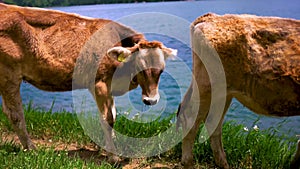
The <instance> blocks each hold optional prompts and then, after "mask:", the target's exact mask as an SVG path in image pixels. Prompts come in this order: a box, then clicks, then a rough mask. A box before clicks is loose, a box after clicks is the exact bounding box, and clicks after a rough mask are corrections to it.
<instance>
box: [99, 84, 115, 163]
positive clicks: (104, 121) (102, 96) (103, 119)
mask: <svg viewBox="0 0 300 169" xmlns="http://www.w3.org/2000/svg"><path fill="white" fill-rule="evenodd" d="M95 99H96V102H97V106H98V109H99V111H100V123H101V127H102V129H103V133H104V138H105V150H106V151H107V152H108V155H109V160H110V161H114V162H116V161H119V160H120V158H119V157H118V156H116V155H115V154H117V151H116V148H115V145H114V142H113V136H114V132H113V126H114V122H115V118H116V109H115V106H114V100H113V97H112V95H111V94H110V90H109V88H108V87H107V85H106V84H105V83H104V82H98V83H97V84H96V88H95Z"/></svg>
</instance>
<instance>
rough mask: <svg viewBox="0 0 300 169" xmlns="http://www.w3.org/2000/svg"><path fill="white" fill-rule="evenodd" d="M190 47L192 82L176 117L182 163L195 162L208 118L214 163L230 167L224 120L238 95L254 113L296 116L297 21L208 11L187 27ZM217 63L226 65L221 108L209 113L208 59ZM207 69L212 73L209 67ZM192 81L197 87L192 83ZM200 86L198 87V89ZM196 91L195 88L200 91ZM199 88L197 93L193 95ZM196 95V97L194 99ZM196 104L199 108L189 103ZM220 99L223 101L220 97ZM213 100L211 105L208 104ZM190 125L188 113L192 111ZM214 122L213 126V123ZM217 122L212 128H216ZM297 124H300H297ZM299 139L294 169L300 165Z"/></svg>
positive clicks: (299, 102)
mask: <svg viewBox="0 0 300 169" xmlns="http://www.w3.org/2000/svg"><path fill="white" fill-rule="evenodd" d="M191 36H192V44H193V45H192V46H193V74H194V76H195V81H193V82H192V85H191V86H190V88H189V90H188V92H187V94H186V95H185V98H184V100H183V102H182V103H181V107H179V108H180V109H179V110H180V111H179V119H180V121H181V124H182V126H183V131H184V132H185V134H187V135H186V136H185V138H184V139H183V143H182V162H183V164H184V165H185V166H187V167H189V166H191V165H192V163H193V155H192V148H193V143H194V140H195V137H196V133H197V131H198V128H199V125H200V123H201V122H206V123H205V124H206V127H207V130H208V134H209V135H210V144H211V148H212V150H213V154H214V158H215V162H216V164H217V165H218V166H220V167H222V168H229V165H228V163H227V160H226V155H225V152H224V149H223V146H222V140H221V135H222V123H223V118H224V116H225V113H226V111H227V109H228V107H229V105H230V102H231V100H232V98H233V97H234V98H236V99H237V100H239V101H240V102H241V103H242V104H243V105H245V106H246V107H248V108H249V109H251V110H252V111H254V112H256V113H259V114H264V115H271V116H296V115H300V45H299V44H300V21H298V20H293V19H283V18H276V17H257V16H252V15H224V16H219V15H216V14H207V15H204V16H202V17H199V18H198V19H197V20H196V21H194V22H193V23H192V25H191ZM216 58H220V61H221V63H222V65H223V68H224V77H225V80H224V83H226V84H225V87H224V90H225V91H223V92H224V93H225V95H224V96H222V95H221V93H222V91H221V93H220V92H218V93H217V94H216V95H215V96H214V97H219V98H217V99H221V100H222V97H223V99H224V101H225V104H224V105H225V106H224V107H225V108H224V112H222V111H223V109H222V110H221V112H211V113H209V114H208V112H209V110H210V108H211V106H212V107H215V106H217V105H214V103H212V102H211V101H212V86H213V85H215V86H217V88H220V87H221V86H222V85H223V84H215V83H217V81H218V79H212V77H216V76H214V74H213V73H216V74H220V73H222V71H219V72H217V71H216V72H214V71H215V70H217V69H220V68H218V67H215V66H216V65H210V64H208V63H211V60H214V59H215V60H217V59H216ZM210 70H212V71H211V73H212V74H211V75H210V74H209V71H210ZM195 84H196V85H195ZM197 86H198V87H197ZM198 89H199V92H198ZM195 92H197V93H195ZM197 94H199V96H200V97H199V98H200V99H199V100H193V99H194V98H197V97H194V98H193V96H195V95H197ZM197 101H198V102H200V106H199V109H197V110H199V112H198V111H197V112H193V109H192V107H193V106H192V104H195V103H196V102H197ZM220 103H222V102H221V101H220ZM211 104H213V105H211ZM196 113H198V115H197V118H196V121H195V120H194V121H195V123H190V121H193V120H189V117H188V116H190V115H191V114H196ZM213 123H215V124H213ZM214 125H215V128H214ZM295 127H299V126H295ZM299 148H300V143H298V150H297V153H296V155H295V157H294V159H293V161H292V165H291V166H292V167H295V168H297V167H299V166H300V164H299V163H300V157H299V156H300V155H299V154H300V149H299Z"/></svg>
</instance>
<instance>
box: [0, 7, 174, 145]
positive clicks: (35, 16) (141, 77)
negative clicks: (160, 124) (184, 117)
mask: <svg viewBox="0 0 300 169" xmlns="http://www.w3.org/2000/svg"><path fill="white" fill-rule="evenodd" d="M0 16H1V17H0V95H2V99H3V100H2V101H3V102H2V106H3V112H4V113H5V114H6V115H7V117H8V118H9V120H10V122H11V124H12V126H13V128H14V130H15V131H16V133H17V135H18V137H19V139H20V141H21V143H22V145H23V146H24V148H26V149H34V148H35V146H34V144H33V143H32V141H31V140H30V138H29V135H28V132H27V130H26V125H25V120H24V115H23V110H22V101H21V96H20V84H21V82H22V81H26V82H28V83H30V84H32V85H34V86H36V87H37V88H39V89H42V90H47V91H69V90H72V89H79V88H88V89H89V90H90V91H91V93H92V94H93V96H94V98H95V100H96V102H97V105H98V109H99V111H100V112H101V114H102V117H103V119H104V121H106V122H107V123H108V124H109V125H104V127H103V126H102V127H103V128H104V131H105V132H104V133H105V139H106V146H107V147H106V148H107V150H109V151H114V149H115V148H114V145H113V142H112V140H111V135H112V130H111V128H110V127H109V126H111V127H112V126H113V124H114V120H115V112H116V111H115V107H114V100H113V94H115V95H121V94H124V93H125V92H127V91H129V90H132V89H134V88H136V87H137V86H138V85H140V86H141V88H142V95H143V102H144V103H145V104H148V105H150V104H155V103H156V102H157V101H158V99H159V94H158V81H159V77H160V74H161V73H162V71H163V69H164V67H165V59H166V58H168V57H169V56H172V55H173V54H174V53H172V51H173V50H172V49H170V48H166V47H165V46H164V45H163V44H162V43H160V42H148V41H146V40H145V39H144V36H143V35H142V34H139V33H137V32H135V31H134V30H132V29H130V28H128V27H125V26H123V25H121V24H118V23H116V22H113V21H110V20H104V19H92V18H85V17H80V16H77V15H75V14H67V13H63V12H58V11H53V10H44V9H38V8H25V7H18V6H10V5H5V4H0ZM94 34H97V36H96V37H95V36H92V35H94ZM90 43H92V44H90ZM85 44H87V45H85ZM86 46H90V47H91V48H90V49H89V48H87V49H83V48H86ZM89 64H90V65H89ZM93 66H96V69H94V70H92V71H90V70H89V69H90V68H91V67H93ZM75 67H76V70H75ZM116 70H118V71H117V72H118V73H116V74H114V72H115V71H116ZM74 71H75V72H74ZM89 73H92V74H93V73H95V74H94V75H93V76H92V77H91V76H90V75H89ZM113 76H114V79H115V80H114V81H112V78H113ZM72 77H76V79H75V80H74V79H72ZM89 78H90V79H89ZM126 82H127V83H126Z"/></svg>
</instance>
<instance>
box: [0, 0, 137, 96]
mask: <svg viewBox="0 0 300 169" xmlns="http://www.w3.org/2000/svg"><path fill="white" fill-rule="evenodd" d="M0 15H1V18H0V55H1V57H0V58H1V59H0V63H1V64H7V66H11V65H12V64H13V65H14V67H15V68H17V67H18V66H19V67H21V68H19V69H20V70H19V71H22V75H21V76H22V77H23V79H24V80H26V81H28V82H29V83H32V84H33V85H35V86H37V87H38V88H40V89H44V90H50V91H57V90H62V91H63V90H71V89H72V84H71V83H72V74H73V71H74V67H75V64H76V61H77V58H78V57H80V56H81V55H80V54H81V52H82V49H83V47H84V46H85V44H86V42H87V41H88V40H90V38H91V37H92V35H94V34H95V33H96V32H97V35H98V36H97V37H96V40H94V44H93V49H91V50H93V52H95V56H97V57H103V55H105V53H106V50H107V49H108V48H109V47H113V46H114V45H116V44H119V45H123V44H120V41H121V40H122V39H124V38H128V37H130V36H133V35H135V34H137V32H135V31H134V30H132V29H130V28H128V27H126V26H124V25H121V24H118V23H116V22H113V21H110V20H105V19H94V18H87V17H82V16H79V15H76V14H70V13H65V12H60V11H55V10H48V9H40V8H29V7H18V6H13V5H4V4H0ZM93 37H95V36H93ZM139 38H143V36H140V37H139ZM94 39H95V38H94ZM136 40H137V41H138V40H139V39H136ZM133 44H134V42H132V44H126V45H127V46H130V45H133ZM105 46H106V47H105ZM98 55H102V56H98ZM91 57H92V56H91V55H88V56H86V60H93V58H91ZM89 62H95V60H93V61H86V62H85V63H87V64H88V63H89ZM16 65H18V66H16Z"/></svg>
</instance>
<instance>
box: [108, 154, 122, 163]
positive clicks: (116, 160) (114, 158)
mask: <svg viewBox="0 0 300 169" xmlns="http://www.w3.org/2000/svg"><path fill="white" fill-rule="evenodd" d="M107 161H108V162H109V163H111V164H116V163H119V162H121V161H122V159H121V158H120V157H119V156H117V155H109V156H108V160H107Z"/></svg>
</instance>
